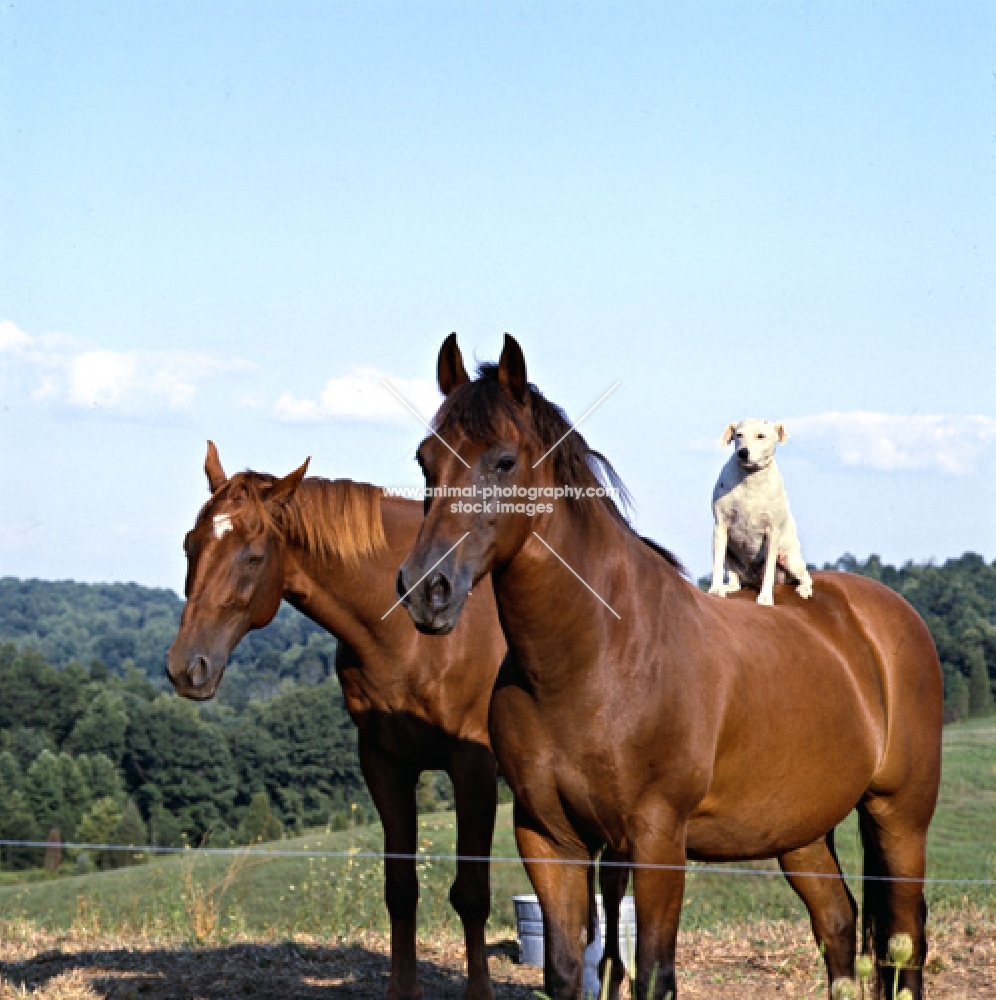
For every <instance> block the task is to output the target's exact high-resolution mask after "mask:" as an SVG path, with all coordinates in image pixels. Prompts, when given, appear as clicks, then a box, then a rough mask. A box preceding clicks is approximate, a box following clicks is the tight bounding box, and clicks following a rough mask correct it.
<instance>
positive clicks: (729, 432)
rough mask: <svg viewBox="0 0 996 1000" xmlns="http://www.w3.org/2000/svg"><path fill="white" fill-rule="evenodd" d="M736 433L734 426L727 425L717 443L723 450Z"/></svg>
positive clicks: (735, 426)
mask: <svg viewBox="0 0 996 1000" xmlns="http://www.w3.org/2000/svg"><path fill="white" fill-rule="evenodd" d="M736 433H737V425H736V424H727V425H726V428H725V429H724V431H723V436H722V437H721V438H720V439H719V443H720V444H721V445H723V447H724V448H725V447H726V445H728V444H729V443H730V442H731V441H732V440H733V437H734V435H735V434H736Z"/></svg>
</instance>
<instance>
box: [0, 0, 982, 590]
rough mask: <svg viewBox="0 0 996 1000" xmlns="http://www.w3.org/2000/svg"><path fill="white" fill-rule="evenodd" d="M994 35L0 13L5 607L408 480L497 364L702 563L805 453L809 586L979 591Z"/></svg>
mask: <svg viewBox="0 0 996 1000" xmlns="http://www.w3.org/2000/svg"><path fill="white" fill-rule="evenodd" d="M994 71H996V6H993V5H992V4H991V3H970V2H965V3H959V4H949V3H923V4H915V5H914V4H909V3H882V4H875V5H868V4H864V3H844V2H841V3H834V4H826V5H813V4H798V3H770V4H746V3H720V2H717V3H710V4H693V3H676V4H654V5H648V4H631V5H613V4H595V3H570V4H568V3H546V4H542V3H539V4H537V3H529V4H515V3H466V2H463V3H456V2H454V3H442V2H439V3H421V4H408V3H406V4H401V3H397V4H387V3H377V2H366V3H325V2H323V3H317V2H315V3H307V2H297V3H286V2H269V3H239V4H236V3H215V4H194V3H182V2H170V3H146V4H130V3H102V4H84V3H65V4H61V3H49V2H46V0H36V2H32V3H30V4H28V3H20V2H15V3H5V4H4V5H3V6H2V8H0V470H2V474H0V574H3V575H7V574H11V575H17V576H36V577H42V578H70V577H71V578H76V579H84V580H129V579H134V580H138V581H139V582H142V583H148V584H157V585H166V586H172V587H174V588H177V589H178V588H180V587H181V586H182V580H183V565H184V562H183V555H182V551H181V541H182V537H183V534H184V532H185V531H186V530H187V528H189V526H190V525H191V523H192V521H193V517H194V515H195V513H196V511H197V509H198V507H199V505H200V503H201V502H202V500H203V499H204V497H205V496H206V493H205V485H204V479H203V474H202V472H201V464H202V461H203V456H204V448H205V441H206V439H207V438H209V437H210V438H212V439H214V440H215V441H216V442H217V444H218V446H219V449H220V451H221V455H222V459H223V461H224V462H225V463H226V466H227V467H228V468H229V470H230V471H235V470H237V469H240V468H245V467H253V468H258V469H261V470H265V471H271V472H278V473H282V472H286V471H289V470H290V469H291V468H293V467H295V466H297V465H298V464H300V462H301V461H302V460H303V458H304V457H305V456H307V455H311V456H312V457H313V464H312V469H313V470H314V471H315V472H316V473H317V474H321V475H326V476H333V477H335V476H346V477H351V478H356V479H364V480H368V481H373V482H377V483H381V484H386V485H401V484H405V483H413V484H414V483H417V482H418V481H419V475H418V470H417V468H416V466H415V465H414V463H413V462H412V460H411V456H412V454H413V452H414V448H415V446H416V444H417V442H418V440H419V439H420V436H421V430H420V426H419V425H418V423H417V422H416V421H415V420H414V419H413V418H410V417H409V416H407V415H406V414H405V413H404V412H403V411H401V410H399V409H398V407H397V404H395V403H394V402H393V400H392V399H391V398H390V396H389V394H387V393H386V392H385V391H384V390H383V388H382V387H381V386H380V379H381V378H382V377H387V378H389V379H390V380H391V381H392V384H394V385H395V386H396V387H398V388H399V389H400V390H401V391H403V393H404V394H405V395H406V396H407V397H408V398H410V399H411V400H412V401H413V402H416V403H417V405H418V406H419V407H420V408H422V409H423V411H424V412H425V413H426V415H429V413H430V412H431V410H432V408H433V406H434V405H435V401H436V399H435V396H434V393H433V389H432V379H433V374H434V365H435V356H436V352H437V351H438V348H439V345H440V343H441V342H442V339H443V338H444V337H445V335H446V334H447V333H449V332H450V331H451V330H456V331H457V332H458V335H459V337H460V341H461V344H462V346H463V348H464V352H465V354H466V355H467V356H468V358H472V357H475V356H476V357H477V358H479V359H487V358H492V357H494V356H495V355H496V353H497V351H498V350H499V348H500V344H501V335H502V333H503V332H504V331H506V330H507V331H509V332H511V333H513V334H514V335H515V336H516V337H517V338H518V339H519V341H520V343H521V344H522V345H523V348H524V350H525V353H526V358H527V363H528V365H529V374H530V377H531V378H532V379H533V380H534V381H535V382H536V383H537V384H538V385H539V386H540V387H541V388H542V389H543V390H544V391H545V393H546V394H547V395H548V396H549V397H550V398H552V399H554V400H555V401H557V402H559V403H561V404H562V405H563V406H564V407H565V408H566V409H567V411H568V413H569V414H571V415H573V416H575V417H577V416H580V415H581V414H582V413H583V412H584V411H585V410H586V409H587V408H588V407H589V406H590V405H591V403H593V402H594V401H595V400H596V399H598V398H599V396H601V395H602V394H603V393H604V392H605V390H606V389H608V387H609V386H610V385H612V384H613V383H614V382H615V381H616V380H618V381H619V382H620V385H619V388H618V389H617V390H616V391H615V392H614V393H612V395H611V396H610V397H609V398H608V399H607V400H606V401H605V403H603V404H602V406H600V407H599V408H598V409H597V410H596V411H595V412H594V413H593V414H592V415H591V416H590V417H588V419H587V420H586V421H585V423H584V428H583V429H584V432H585V434H586V436H587V437H588V439H589V440H590V441H591V443H592V444H593V445H594V446H596V447H598V448H599V449H600V450H602V451H603V452H604V453H605V454H607V455H608V456H609V457H610V458H611V459H612V460H613V461H614V463H615V465H616V467H617V468H618V470H619V472H620V473H621V474H622V476H623V478H624V479H625V480H626V482H627V484H628V485H629V487H630V489H631V491H632V492H633V494H634V496H635V498H636V501H637V510H636V515H635V519H636V524H637V526H638V527H639V529H640V530H641V531H643V532H645V533H649V534H652V535H653V536H655V537H657V538H658V539H660V540H661V541H663V542H664V543H666V544H668V545H669V546H671V547H672V548H674V549H675V550H676V551H677V552H678V554H679V555H680V556H681V557H682V558H683V559H684V560H685V561H686V562H687V563H688V564H689V565H690V566H691V567H692V568H693V569H694V570H695V571H696V572H699V573H700V572H704V571H705V570H706V568H707V566H708V565H709V545H710V534H711V515H710V509H709V500H710V494H711V489H712V484H713V482H714V480H715V477H716V475H717V473H718V470H719V468H720V467H721V465H722V464H723V462H724V461H725V458H726V455H725V453H724V452H723V450H722V449H721V448H720V447H719V445H718V443H717V442H718V438H719V435H720V433H721V431H722V429H723V427H724V426H725V424H726V423H727V422H728V421H730V420H733V419H737V418H740V417H744V416H749V415H758V416H768V417H771V418H778V419H784V420H785V421H786V422H787V424H788V429H789V433H790V435H791V439H790V440H789V441H788V442H787V443H786V445H785V446H784V447H783V449H782V451H781V453H780V457H779V462H780V465H781V467H782V471H783V474H784V476H785V478H786V481H787V484H788V488H789V494H790V497H791V499H792V505H793V509H794V511H795V514H796V520H797V521H798V523H799V529H800V534H801V537H802V541H803V550H804V553H805V554H806V556H807V558H808V559H809V560H810V561H811V562H817V563H821V562H823V561H825V560H831V559H834V558H836V557H837V556H839V555H841V554H842V553H844V552H852V553H854V554H856V555H858V556H865V555H868V554H869V553H872V552H878V553H880V554H881V555H882V556H883V557H884V558H886V559H889V560H890V561H893V562H903V561H905V560H906V559H917V560H923V559H928V558H934V559H944V558H946V557H948V556H952V555H959V554H961V553H962V552H963V551H965V550H967V549H971V550H974V551H978V552H982V553H983V554H984V555H986V556H987V558H990V559H992V558H996V529H994V527H993V516H992V512H993V510H994V509H996V476H994V475H993V472H992V462H991V461H990V460H989V454H990V453H991V452H992V450H993V448H994V447H996V329H994V327H996V280H994V279H996V114H994V112H996V82H994V81H996V77H994Z"/></svg>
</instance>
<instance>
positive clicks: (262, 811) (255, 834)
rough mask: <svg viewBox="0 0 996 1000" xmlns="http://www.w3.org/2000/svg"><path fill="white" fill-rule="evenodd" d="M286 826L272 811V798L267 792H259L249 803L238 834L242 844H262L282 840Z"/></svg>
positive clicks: (237, 837)
mask: <svg viewBox="0 0 996 1000" xmlns="http://www.w3.org/2000/svg"><path fill="white" fill-rule="evenodd" d="M283 835H284V826H283V824H282V823H281V822H280V820H279V819H277V817H276V816H274V815H273V813H272V812H271V811H270V797H269V796H268V795H267V794H266V792H257V793H256V794H255V795H254V796H253V797H252V801H251V802H250V803H249V809H248V811H247V812H246V814H245V816H244V817H243V818H242V822H241V823H240V824H239V829H238V832H237V834H236V839H237V841H238V843H240V844H261V843H268V842H270V841H273V840H280V838H281V837H283Z"/></svg>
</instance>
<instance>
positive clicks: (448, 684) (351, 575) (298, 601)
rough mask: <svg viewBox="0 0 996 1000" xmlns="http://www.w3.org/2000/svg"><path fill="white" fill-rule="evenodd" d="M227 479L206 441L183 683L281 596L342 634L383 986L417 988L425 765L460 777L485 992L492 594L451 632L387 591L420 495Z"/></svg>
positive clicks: (461, 877)
mask: <svg viewBox="0 0 996 1000" xmlns="http://www.w3.org/2000/svg"><path fill="white" fill-rule="evenodd" d="M307 465H308V463H307V462H305V463H304V465H302V466H301V467H300V468H299V469H297V470H296V471H295V472H292V473H291V474H290V475H288V476H285V477H284V478H282V479H277V478H275V477H274V476H270V475H266V474H263V473H258V472H249V471H247V472H240V473H238V474H237V475H234V476H232V477H231V479H229V478H228V477H227V476H226V475H225V472H224V470H223V468H222V465H221V462H220V460H219V457H218V452H217V450H216V448H215V446H214V444H213V443H211V442H210V441H209V442H208V450H207V459H206V462H205V466H204V468H205V472H206V473H207V479H208V485H209V487H210V491H211V498H210V500H209V501H208V502H207V504H205V506H204V507H203V509H202V510H201V511H200V513H199V514H198V516H197V521H196V523H195V524H194V527H193V529H192V530H191V531H190V532H189V533H188V534H187V536H186V539H185V540H184V549H185V551H186V554H187V579H186V585H185V592H186V596H187V602H186V605H185V606H184V609H183V614H182V617H181V619H180V628H179V631H178V633H177V636H176V639H175V641H174V642H173V645H172V646H171V647H170V650H169V654H168V658H167V672H168V674H169V678H170V680H171V681H172V682H173V685H174V687H175V688H176V690H177V692H178V693H179V694H181V695H183V696H184V697H186V698H193V699H196V700H203V699H206V698H211V697H213V696H214V694H215V692H216V691H217V689H218V685H219V684H220V683H221V678H222V674H223V673H224V670H225V665H226V663H227V662H228V658H229V656H230V654H231V651H232V650H233V649H234V648H235V646H236V645H237V644H238V642H239V641H240V640H241V639H242V637H243V636H244V635H245V634H246V633H247V632H248V631H249V630H250V629H257V628H262V627H263V626H264V625H267V624H269V622H270V621H272V619H273V617H274V615H275V614H276V613H277V610H278V608H279V607H280V602H281V600H287V601H288V603H290V604H292V605H293V606H294V607H295V608H297V609H298V610H299V611H301V612H303V613H304V614H305V615H307V616H308V617H309V618H311V619H312V620H313V621H315V622H317V623H318V624H319V625H321V626H322V627H323V628H325V629H327V630H328V631H329V632H331V633H332V634H333V635H334V636H335V637H336V638H337V639H338V645H337V647H336V659H335V667H336V672H337V674H338V676H339V682H340V684H341V687H342V692H343V696H344V698H345V703H346V708H347V710H348V711H349V714H350V716H351V717H352V719H353V721H354V722H355V723H356V726H357V729H358V730H359V755H360V764H361V766H362V769H363V776H364V778H365V779H366V782H367V785H368V786H369V788H370V794H371V795H372V797H373V801H374V805H375V806H376V808H377V812H378V814H379V816H380V819H381V823H382V824H383V827H384V850H385V853H386V854H387V855H395V856H394V857H390V856H389V857H387V858H386V860H385V876H386V899H387V908H388V911H389V913H390V918H391V975H390V983H389V986H388V997H389V998H391V1000H408V998H413V997H417V996H420V995H421V990H420V988H419V986H418V982H417V975H416V965H415V911H416V905H417V901H418V879H417V875H416V869H415V853H416V848H417V843H416V837H417V832H416V828H417V822H416V820H417V817H416V805H415V788H416V784H417V781H418V777H419V774H420V773H421V772H422V771H423V770H426V769H441V770H444V771H446V773H447V774H448V775H449V776H450V778H451V779H452V781H453V795H454V799H455V803H456V817H457V854H458V855H460V856H461V858H464V857H466V858H468V859H470V860H458V862H457V875H456V880H455V881H454V883H453V887H452V889H451V891H450V900H451V902H452V903H453V906H454V908H455V909H456V911H457V913H458V914H459V915H460V918H461V920H462V921H463V926H464V933H465V938H466V946H467V997H468V1000H490V998H492V997H493V995H494V994H493V990H492V987H491V981H490V977H489V974H488V964H487V952H486V949H485V938H484V928H485V924H486V922H487V918H488V912H489V909H490V886H489V871H488V862H487V860H482V859H487V858H488V857H489V856H490V854H491V840H492V835H493V833H494V822H495V808H496V788H497V786H496V770H495V760H494V756H493V754H492V752H491V747H490V741H489V738H488V730H487V717H488V701H489V699H490V697H491V689H492V686H493V684H494V679H495V675H496V674H497V672H498V667H499V664H500V663H501V659H502V656H503V655H504V652H505V642H504V638H503V636H502V633H501V629H500V627H499V625H498V619H497V615H496V613H495V606H494V599H493V597H492V594H491V588H490V586H489V585H485V586H482V587H481V588H480V589H479V590H478V592H477V593H475V594H474V596H473V597H472V598H471V599H470V600H469V601H468V603H467V615H466V620H465V621H464V622H462V623H461V625H460V627H458V628H457V629H455V630H454V631H453V633H452V635H450V636H449V637H448V638H447V640H446V641H445V642H440V641H438V640H432V639H428V638H426V637H425V636H422V635H419V633H418V632H416V631H415V629H414V628H413V627H412V623H411V620H410V619H409V617H408V615H407V614H405V613H404V611H403V610H401V609H400V608H396V609H395V610H394V611H393V612H392V613H390V614H387V615H386V616H385V612H387V611H388V610H389V609H391V608H392V606H394V605H396V603H397V598H396V597H395V594H394V583H395V577H396V575H397V570H398V564H399V563H400V562H401V560H402V558H403V557H404V554H405V553H406V552H407V551H408V550H409V549H410V548H411V545H412V543H413V542H414V540H415V536H416V533H417V531H418V528H419V525H420V524H421V522H422V505H421V504H420V503H418V502H416V501H412V500H404V499H400V498H392V497H383V496H382V491H381V489H380V488H379V487H376V486H371V485H368V484H366V483H355V482H352V481H350V480H335V481H329V480H326V479H318V478H308V479H305V478H304V474H305V471H306V469H307Z"/></svg>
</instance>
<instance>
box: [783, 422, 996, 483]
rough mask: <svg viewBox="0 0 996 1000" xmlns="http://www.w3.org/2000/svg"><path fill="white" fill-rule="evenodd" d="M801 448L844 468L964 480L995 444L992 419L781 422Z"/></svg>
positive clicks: (995, 428)
mask: <svg viewBox="0 0 996 1000" xmlns="http://www.w3.org/2000/svg"><path fill="white" fill-rule="evenodd" d="M785 424H786V427H787V429H788V431H789V434H791V435H792V436H793V437H794V438H795V439H796V440H797V441H798V442H799V443H800V444H802V445H807V446H812V447H816V448H829V449H830V450H831V452H832V453H833V454H834V455H835V456H836V458H837V459H838V460H839V461H840V463H841V464H842V465H845V466H849V467H853V468H866V469H876V470H878V471H882V472H906V471H927V472H939V473H941V474H943V475H966V474H968V473H971V472H975V471H976V470H977V469H978V466H979V462H980V461H981V460H982V458H983V456H984V455H985V454H987V453H988V450H989V449H990V448H991V447H992V446H993V445H994V444H996V418H993V417H988V416H981V415H975V416H971V415H969V416H956V415H943V414H940V415H926V414H915V415H912V416H906V415H903V414H895V413H870V412H866V411H857V412H852V413H822V414H817V415H813V416H806V417H796V418H794V419H792V420H786V421H785Z"/></svg>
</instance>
